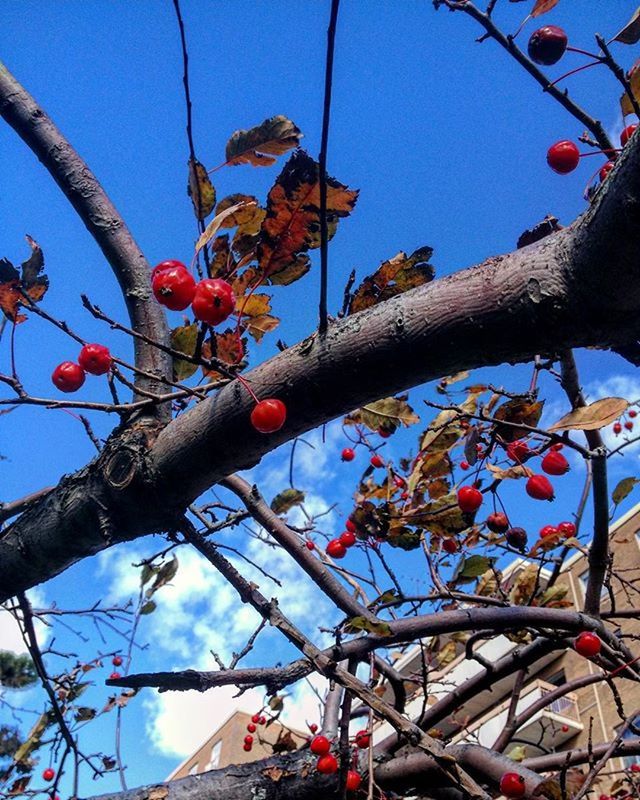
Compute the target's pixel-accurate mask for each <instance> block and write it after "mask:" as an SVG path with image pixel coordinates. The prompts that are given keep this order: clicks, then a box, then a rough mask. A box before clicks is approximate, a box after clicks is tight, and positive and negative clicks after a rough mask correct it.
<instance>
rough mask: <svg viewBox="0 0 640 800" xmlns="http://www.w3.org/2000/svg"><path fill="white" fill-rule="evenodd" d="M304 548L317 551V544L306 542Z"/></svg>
mask: <svg viewBox="0 0 640 800" xmlns="http://www.w3.org/2000/svg"><path fill="white" fill-rule="evenodd" d="M304 546H305V547H306V548H307V550H315V549H316V546H315V544H314V543H313V542H305V543H304Z"/></svg>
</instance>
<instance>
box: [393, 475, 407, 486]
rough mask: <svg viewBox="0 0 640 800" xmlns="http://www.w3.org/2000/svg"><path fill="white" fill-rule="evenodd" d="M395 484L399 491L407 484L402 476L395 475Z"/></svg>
mask: <svg viewBox="0 0 640 800" xmlns="http://www.w3.org/2000/svg"><path fill="white" fill-rule="evenodd" d="M393 482H394V484H395V485H396V486H397V487H398V489H402V487H403V486H404V485H405V483H406V481H405V479H404V478H403V477H402V476H401V475H394V476H393Z"/></svg>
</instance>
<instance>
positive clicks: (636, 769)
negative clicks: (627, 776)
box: [629, 762, 640, 772]
mask: <svg viewBox="0 0 640 800" xmlns="http://www.w3.org/2000/svg"><path fill="white" fill-rule="evenodd" d="M629 769H630V770H631V772H640V764H638V763H637V762H636V763H635V764H632V765H631V766H630V767H629Z"/></svg>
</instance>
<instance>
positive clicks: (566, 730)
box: [562, 725, 569, 733]
mask: <svg viewBox="0 0 640 800" xmlns="http://www.w3.org/2000/svg"><path fill="white" fill-rule="evenodd" d="M562 732H563V733H569V726H568V725H563V726H562Z"/></svg>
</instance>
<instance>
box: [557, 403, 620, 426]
mask: <svg viewBox="0 0 640 800" xmlns="http://www.w3.org/2000/svg"><path fill="white" fill-rule="evenodd" d="M628 406H629V403H628V402H627V401H626V400H625V399H624V398H622V397H603V398H602V400H596V401H595V403H589V405H588V406H584V407H583V408H576V409H574V410H573V411H570V412H569V413H568V414H565V415H564V417H562V419H560V420H558V422H556V423H555V425H552V426H551V427H550V428H549V430H550V431H571V430H575V431H596V430H599V429H600V428H604V427H606V426H607V425H609V424H610V423H611V422H614V421H615V420H616V419H618V417H619V416H620V415H621V414H623V413H624V412H625V411H626V410H627V408H628Z"/></svg>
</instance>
